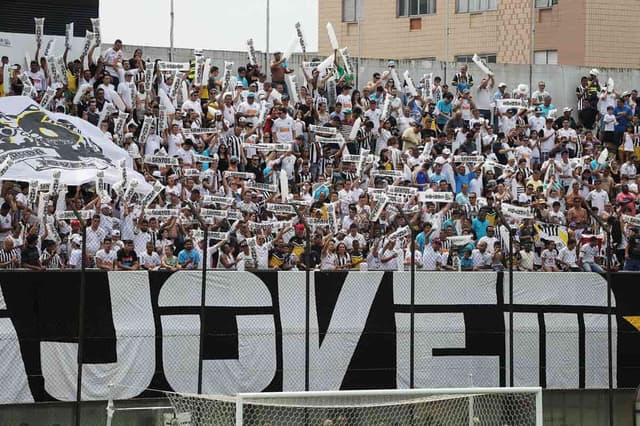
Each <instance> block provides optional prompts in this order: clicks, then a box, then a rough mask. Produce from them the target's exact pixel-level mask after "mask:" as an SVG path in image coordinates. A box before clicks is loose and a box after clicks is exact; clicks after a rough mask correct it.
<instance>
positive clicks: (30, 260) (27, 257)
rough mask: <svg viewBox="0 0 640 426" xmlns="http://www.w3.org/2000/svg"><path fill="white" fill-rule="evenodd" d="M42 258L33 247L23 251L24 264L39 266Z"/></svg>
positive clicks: (27, 247)
mask: <svg viewBox="0 0 640 426" xmlns="http://www.w3.org/2000/svg"><path fill="white" fill-rule="evenodd" d="M39 259H40V256H39V255H38V249H37V248H36V247H35V246H33V247H29V246H26V247H25V248H23V249H22V264H23V265H25V264H26V265H33V266H37V265H38V264H39V263H38V261H39Z"/></svg>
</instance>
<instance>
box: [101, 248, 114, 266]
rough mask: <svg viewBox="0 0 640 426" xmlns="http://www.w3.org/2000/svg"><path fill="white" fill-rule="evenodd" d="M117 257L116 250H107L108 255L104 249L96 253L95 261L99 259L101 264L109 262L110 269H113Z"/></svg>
mask: <svg viewBox="0 0 640 426" xmlns="http://www.w3.org/2000/svg"><path fill="white" fill-rule="evenodd" d="M117 257H118V253H116V250H114V249H113V248H111V250H109V252H108V253H107V252H106V250H105V249H100V250H98V251H97V252H96V259H100V261H101V262H103V263H109V262H110V263H111V267H112V268H113V265H115V262H116V258H117Z"/></svg>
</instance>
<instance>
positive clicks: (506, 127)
mask: <svg viewBox="0 0 640 426" xmlns="http://www.w3.org/2000/svg"><path fill="white" fill-rule="evenodd" d="M515 127H516V116H515V115H514V116H512V117H508V116H507V115H503V116H502V117H500V129H501V130H502V132H503V133H504V134H505V135H507V134H508V133H509V132H510V131H511V129H514V128H515Z"/></svg>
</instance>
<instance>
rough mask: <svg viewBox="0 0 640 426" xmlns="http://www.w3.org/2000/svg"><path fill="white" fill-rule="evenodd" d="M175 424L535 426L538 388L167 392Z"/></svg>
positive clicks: (539, 413) (539, 412)
mask: <svg viewBox="0 0 640 426" xmlns="http://www.w3.org/2000/svg"><path fill="white" fill-rule="evenodd" d="M167 397H168V398H169V401H170V403H171V406H173V408H174V411H175V418H176V420H177V421H176V423H175V424H179V425H180V426H205V425H207V426H209V425H256V426H276V425H277V426H286V425H291V426H294V425H295V426H298V425H314V426H316V425H318V426H346V425H349V426H353V425H362V426H370V425H375V426H382V425H389V426H391V425H425V426H426V425H430V426H436V425H437V426H449V425H452V426H457V425H459V426H472V425H473V426H479V425H483V426H484V425H492V426H541V425H542V390H541V389H540V388H465V389H414V390H402V389H399V390H369V391H339V392H282V393H254V394H238V395H236V396H229V397H226V396H215V395H192V394H179V393H167Z"/></svg>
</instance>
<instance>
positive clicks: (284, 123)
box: [272, 116, 295, 143]
mask: <svg viewBox="0 0 640 426" xmlns="http://www.w3.org/2000/svg"><path fill="white" fill-rule="evenodd" d="M294 128H295V123H294V122H293V119H291V118H290V117H288V116H287V117H286V118H278V119H277V120H276V121H274V122H273V127H272V132H274V133H275V134H276V135H277V136H276V138H277V139H276V141H275V142H278V143H283V142H293V129H294Z"/></svg>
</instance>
